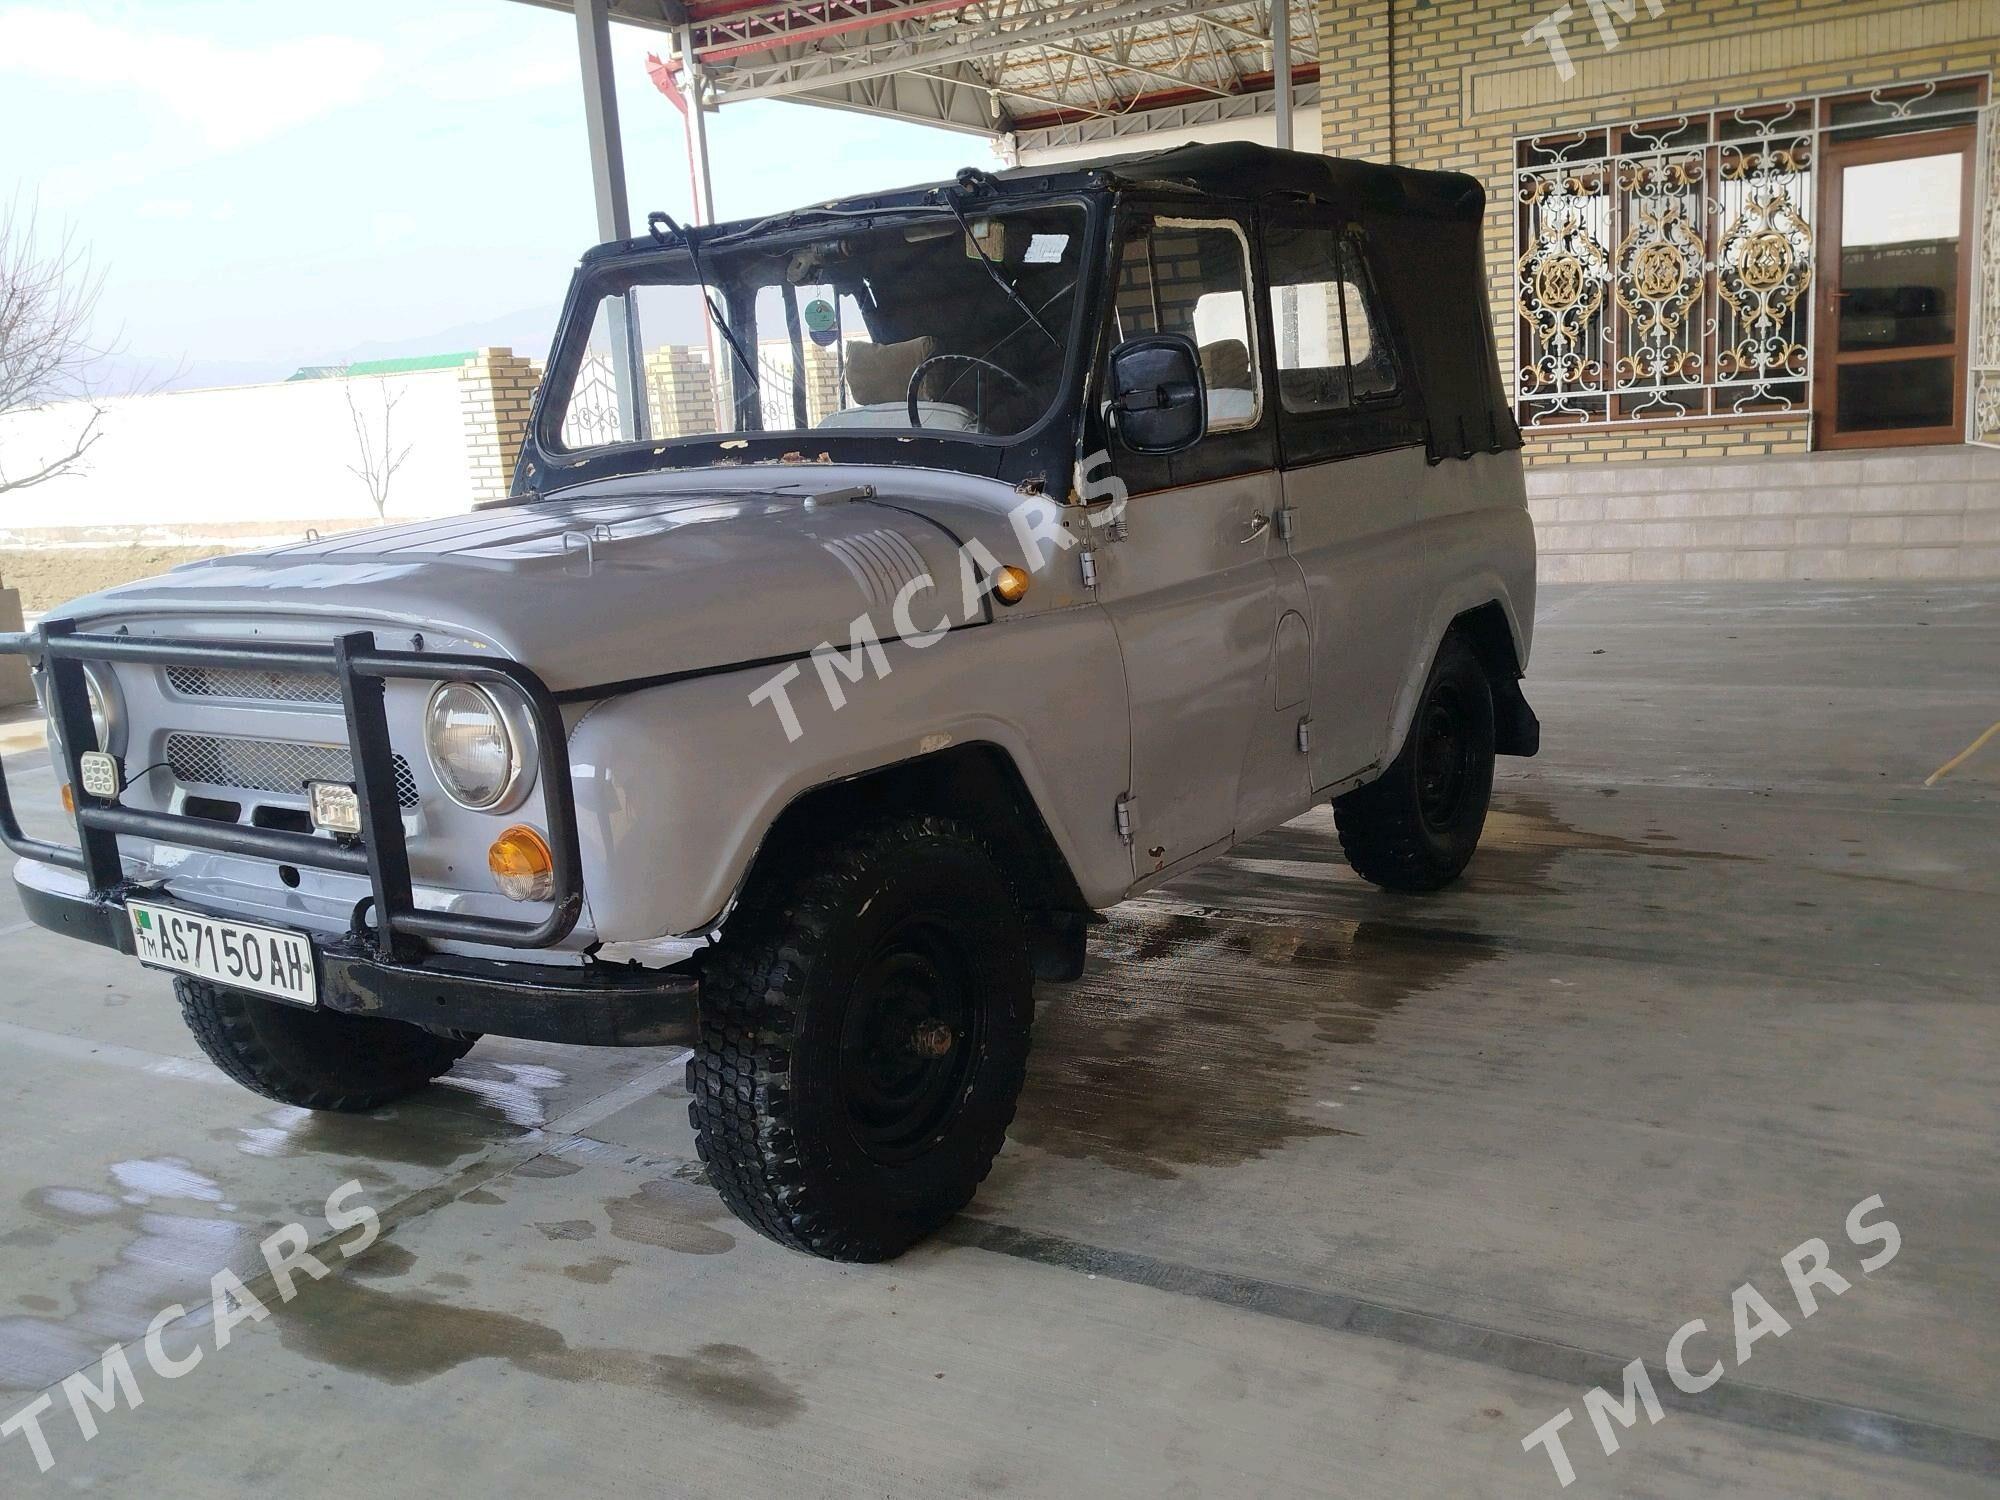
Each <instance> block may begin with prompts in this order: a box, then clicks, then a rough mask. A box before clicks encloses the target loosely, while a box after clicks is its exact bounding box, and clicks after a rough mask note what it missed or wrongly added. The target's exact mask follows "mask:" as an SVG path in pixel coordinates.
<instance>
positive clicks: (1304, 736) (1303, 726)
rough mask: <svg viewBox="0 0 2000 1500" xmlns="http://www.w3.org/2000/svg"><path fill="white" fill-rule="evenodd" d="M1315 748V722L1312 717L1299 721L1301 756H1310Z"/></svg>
mask: <svg viewBox="0 0 2000 1500" xmlns="http://www.w3.org/2000/svg"><path fill="white" fill-rule="evenodd" d="M1312 747H1313V721H1312V718H1311V717H1310V716H1307V717H1306V718H1303V719H1301V720H1299V754H1301V755H1306V754H1309V753H1310V752H1311V750H1312Z"/></svg>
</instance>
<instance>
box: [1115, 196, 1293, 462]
mask: <svg viewBox="0 0 2000 1500" xmlns="http://www.w3.org/2000/svg"><path fill="white" fill-rule="evenodd" d="M1115 311H1116V316H1117V320H1118V337H1119V338H1121V339H1127V338H1135V337H1137V336H1139V335H1141V334H1148V333H1184V334H1186V335H1187V336H1188V337H1189V338H1191V339H1193V340H1194V341H1195V344H1196V346H1197V347H1199V348H1200V350H1201V369H1202V377H1203V379H1204V381H1205V383H1206V384H1207V386H1208V430H1209V431H1210V432H1230V431H1238V430H1241V429H1243V428H1247V427H1255V426H1256V425H1257V423H1258V421H1259V420H1260V419H1261V417H1262V415H1263V409H1264V397H1263V387H1262V382H1261V381H1260V380H1259V379H1258V374H1257V332H1256V320H1255V319H1254V318H1252V317H1251V316H1250V242H1249V240H1248V239H1247V238H1246V237H1245V236H1244V233H1243V231H1242V229H1241V228H1240V227H1238V226H1237V225H1236V224H1234V223H1231V222H1228V221H1226V220H1225V221H1220V222H1213V223H1211V222H1206V221H1201V222H1197V221H1193V220H1187V219H1168V218H1160V219H1154V220H1152V221H1150V222H1147V221H1143V220H1142V221H1140V222H1138V223H1137V224H1135V225H1134V226H1132V229H1131V231H1130V232H1129V233H1128V235H1127V237H1126V240H1125V244H1124V249H1123V251H1122V253H1121V255H1120V258H1119V267H1118V295H1117V299H1116V303H1115Z"/></svg>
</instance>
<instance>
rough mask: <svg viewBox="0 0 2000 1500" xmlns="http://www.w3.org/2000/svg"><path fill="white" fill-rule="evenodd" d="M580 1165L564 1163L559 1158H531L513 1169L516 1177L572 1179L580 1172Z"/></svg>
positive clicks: (570, 1162) (581, 1168) (571, 1162)
mask: <svg viewBox="0 0 2000 1500" xmlns="http://www.w3.org/2000/svg"><path fill="white" fill-rule="evenodd" d="M582 1170H583V1167H582V1165H581V1164H580V1163H577V1162H573V1161H564V1160H563V1159H562V1158H561V1157H560V1156H531V1157H529V1158H528V1159H527V1160H526V1161H524V1162H522V1163H521V1165H520V1166H518V1167H516V1168H514V1175H515V1176H516V1177H535V1178H549V1177H572V1176H574V1175H575V1174H577V1173H578V1172H581V1171H582Z"/></svg>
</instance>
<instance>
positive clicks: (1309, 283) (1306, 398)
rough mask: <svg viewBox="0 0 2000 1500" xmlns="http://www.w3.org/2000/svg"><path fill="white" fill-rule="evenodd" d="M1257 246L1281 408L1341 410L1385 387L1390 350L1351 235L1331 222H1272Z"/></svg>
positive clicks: (1391, 372)
mask: <svg viewBox="0 0 2000 1500" xmlns="http://www.w3.org/2000/svg"><path fill="white" fill-rule="evenodd" d="M1264 254H1265V259H1266V269H1267V270H1268V272H1269V276H1270V287H1271V291H1270V296H1271V330H1272V337H1273V338H1274V339H1275V341H1276V343H1277V366H1278V397H1279V399H1280V400H1281V401H1282V402H1283V403H1284V407H1285V410H1286V411H1288V412H1292V413H1295V414H1304V413H1311V412H1332V411H1343V410H1346V409H1347V408H1349V407H1352V406H1355V405H1357V404H1359V403H1362V402H1366V401H1368V400H1370V399H1372V398H1375V397H1380V396H1389V395H1393V394H1394V393H1395V392H1396V389H1397V387H1398V384H1399V380H1398V376H1397V371H1396V360H1395V354H1394V352H1393V351H1392V349H1391V346H1390V342H1389V339H1388V337H1387V335H1386V334H1385V333H1384V331H1383V327H1382V320H1381V312H1380V304H1379V302H1378V300H1377V298H1376V296H1375V293H1374V290H1373V286H1372V283H1371V282H1370V281H1369V278H1368V273H1367V266H1366V263H1365V262H1364V261H1363V259H1362V257H1361V248H1360V246H1359V244H1358V243H1356V241H1355V239H1354V237H1353V236H1352V235H1350V234H1343V233H1342V232H1341V231H1340V230H1338V229H1336V228H1334V227H1333V226H1331V225H1307V226H1283V227H1279V226H1273V227H1271V228H1269V229H1267V230H1266V231H1265V234H1264Z"/></svg>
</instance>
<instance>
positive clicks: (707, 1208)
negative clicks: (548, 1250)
mask: <svg viewBox="0 0 2000 1500" xmlns="http://www.w3.org/2000/svg"><path fill="white" fill-rule="evenodd" d="M604 1208H605V1212H607V1213H608V1214H609V1215H610V1216H611V1236H612V1238H613V1239H619V1240H624V1241H625V1242H626V1243H627V1244H632V1245H648V1246H651V1247H652V1248H654V1249H656V1250H673V1251H678V1252H679V1253H680V1254H682V1255H721V1254H722V1253H723V1252H724V1251H727V1250H733V1249H735V1248H736V1236H735V1235H733V1234H731V1233H730V1232H729V1231H728V1230H726V1229H719V1228H717V1227H716V1226H717V1224H718V1223H719V1222H721V1221H723V1220H726V1219H728V1218H729V1210H728V1209H726V1208H724V1207H723V1206H722V1200H721V1199H720V1198H718V1197H716V1196H715V1194H714V1193H713V1192H712V1191H711V1190H709V1189H708V1188H705V1187H697V1186H694V1185H693V1184H690V1183H686V1182H680V1181H676V1180H674V1179H672V1178H666V1177H662V1178H659V1179H658V1180H656V1181H653V1182H649V1183H646V1184H645V1185H644V1186H642V1187H641V1188H640V1189H639V1191H638V1192H636V1193H633V1194H631V1195H630V1196H629V1197H624V1198H613V1199H611V1200H610V1201H609V1202H608V1203H606V1204H605V1205H604Z"/></svg>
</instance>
